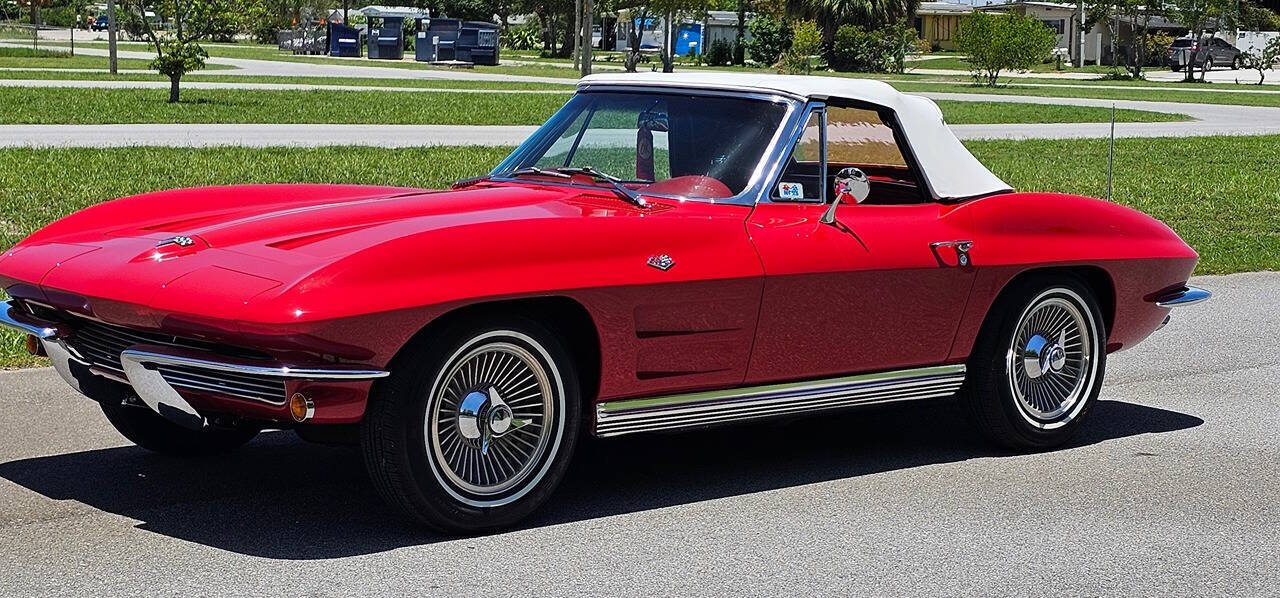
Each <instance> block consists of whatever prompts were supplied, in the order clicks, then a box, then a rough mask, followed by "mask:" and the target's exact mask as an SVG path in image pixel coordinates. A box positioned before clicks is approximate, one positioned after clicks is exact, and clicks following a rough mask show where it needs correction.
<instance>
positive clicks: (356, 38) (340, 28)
mask: <svg viewBox="0 0 1280 598" xmlns="http://www.w3.org/2000/svg"><path fill="white" fill-rule="evenodd" d="M361 54H363V50H362V49H361V46H360V30H359V29H356V28H355V27H348V26H346V25H339V24H338V23H330V24H329V55H330V56H342V57H346V58H359V57H360V56H361Z"/></svg>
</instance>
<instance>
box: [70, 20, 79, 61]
mask: <svg viewBox="0 0 1280 598" xmlns="http://www.w3.org/2000/svg"><path fill="white" fill-rule="evenodd" d="M79 21H80V15H76V22H79ZM75 55H76V26H75V25H72V26H71V57H72V58H75Z"/></svg>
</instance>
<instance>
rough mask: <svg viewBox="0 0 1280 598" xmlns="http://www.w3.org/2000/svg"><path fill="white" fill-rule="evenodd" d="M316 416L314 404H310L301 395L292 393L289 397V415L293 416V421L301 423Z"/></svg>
mask: <svg viewBox="0 0 1280 598" xmlns="http://www.w3.org/2000/svg"><path fill="white" fill-rule="evenodd" d="M315 414H316V404H315V403H312V402H311V399H308V398H307V397H306V396H304V395H303V394H302V393H300V392H298V393H294V394H293V396H292V397H289V415H292V416H293V421H296V422H298V423H302V422H304V421H307V420H309V419H311V416H313V415H315Z"/></svg>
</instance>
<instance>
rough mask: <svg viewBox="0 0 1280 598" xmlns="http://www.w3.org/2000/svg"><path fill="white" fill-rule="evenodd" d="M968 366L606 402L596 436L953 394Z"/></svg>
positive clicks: (600, 411) (598, 416) (601, 405)
mask: <svg viewBox="0 0 1280 598" xmlns="http://www.w3.org/2000/svg"><path fill="white" fill-rule="evenodd" d="M964 379H965V366H964V365H963V364H956V365H944V366H936V367H925V368H915V369H908V370H897V371H890V372H877V373H873V374H860V375H855V376H843V377H839V378H828V379H822V380H807V381H802V382H790V383H784V384H768V385H762V386H751V387H745V388H732V389H725V390H712V391H704V392H693V393H684V394H677V395H669V396H660V397H651V398H641V399H623V400H617V401H606V402H603V403H599V404H597V405H596V435H597V436H600V437H610V436H620V435H623V434H632V433H637V432H648V431H654V430H674V429H682V428H695V427H702V426H708V425H713V424H720V423H727V422H733V421H741V420H749V419H760V418H766V417H775V416H780V415H789V414H796V413H804V412H812V411H823V410H827V409H836V408H842V407H853V406H857V405H869V404H875V403H887V402H893V401H904V400H913V399H928V398H936V397H945V396H950V395H952V394H954V393H955V392H956V390H958V389H959V388H960V385H962V384H963V383H964Z"/></svg>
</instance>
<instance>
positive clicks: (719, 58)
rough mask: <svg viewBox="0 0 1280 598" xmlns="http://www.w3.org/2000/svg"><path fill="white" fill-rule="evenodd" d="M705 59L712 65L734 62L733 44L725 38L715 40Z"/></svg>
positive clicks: (724, 64)
mask: <svg viewBox="0 0 1280 598" xmlns="http://www.w3.org/2000/svg"><path fill="white" fill-rule="evenodd" d="M703 59H704V60H706V62H707V64H708V65H710V66H727V65H729V64H730V63H731V62H733V45H732V44H730V43H729V42H728V40H725V39H718V40H716V41H713V42H711V45H710V46H708V47H707V53H706V55H705V56H703Z"/></svg>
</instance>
